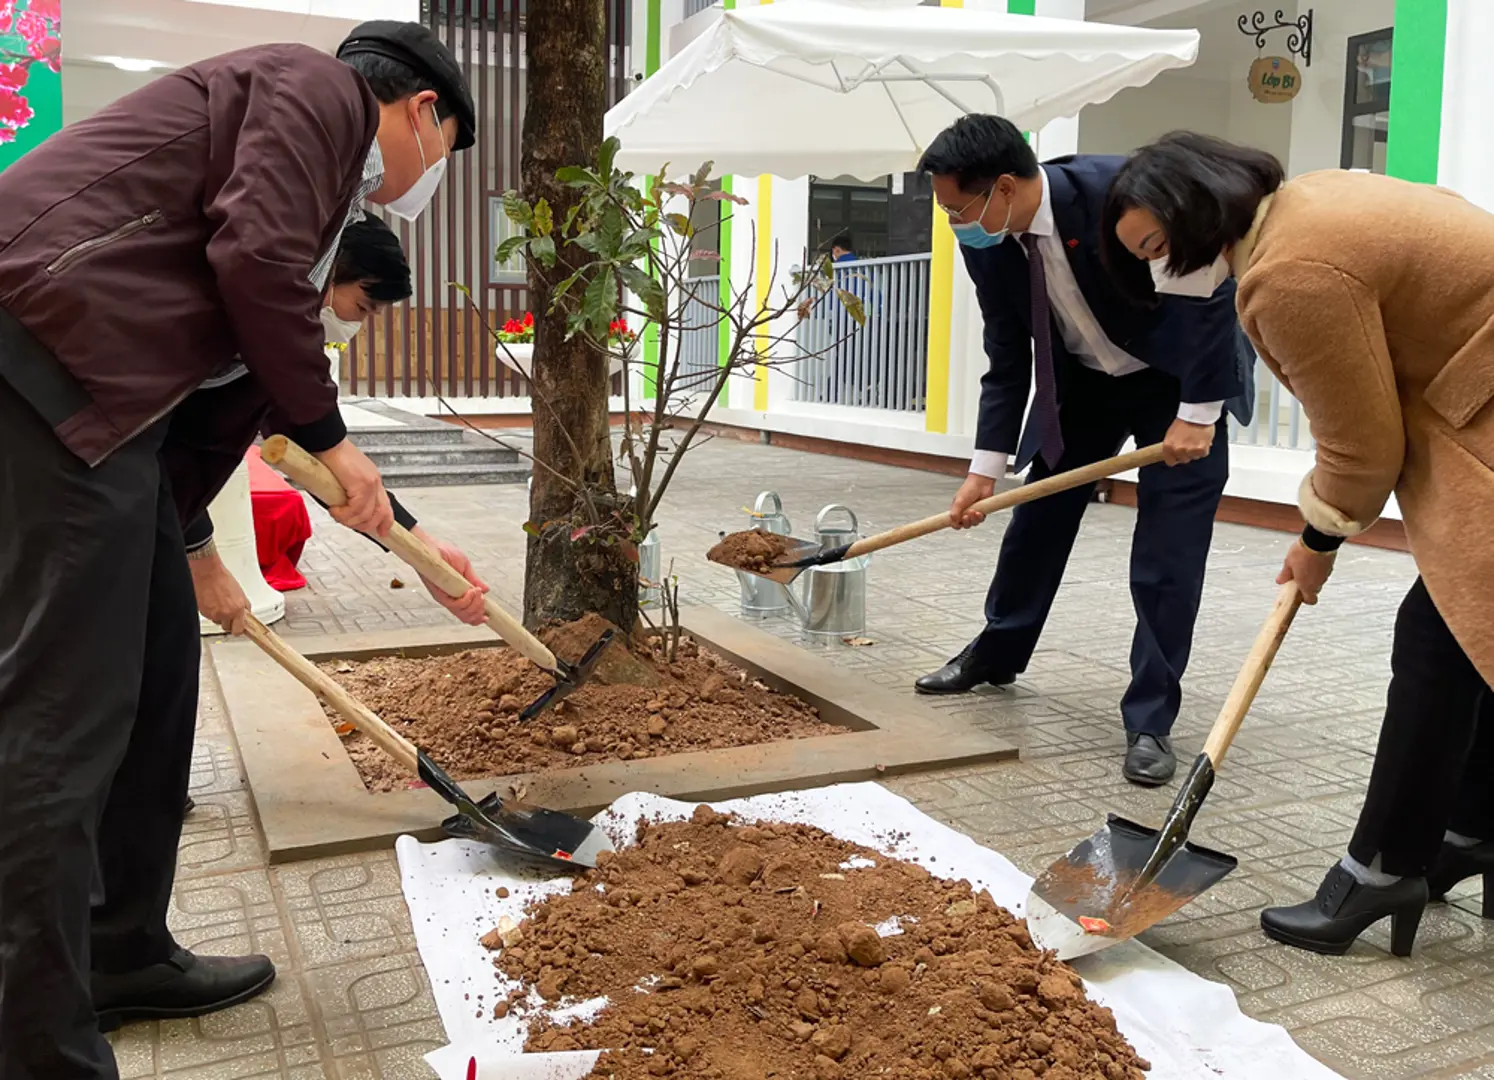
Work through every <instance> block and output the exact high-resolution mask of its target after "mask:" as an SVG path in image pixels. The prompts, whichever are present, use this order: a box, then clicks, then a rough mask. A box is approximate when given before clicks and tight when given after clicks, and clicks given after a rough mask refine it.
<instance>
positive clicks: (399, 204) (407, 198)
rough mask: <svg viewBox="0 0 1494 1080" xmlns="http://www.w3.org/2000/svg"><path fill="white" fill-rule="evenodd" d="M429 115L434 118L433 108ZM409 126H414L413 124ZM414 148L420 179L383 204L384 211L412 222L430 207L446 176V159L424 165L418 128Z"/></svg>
mask: <svg viewBox="0 0 1494 1080" xmlns="http://www.w3.org/2000/svg"><path fill="white" fill-rule="evenodd" d="M431 115H432V117H434V116H435V110H434V107H433V108H432V112H431ZM411 126H412V127H413V126H414V124H413V122H412V123H411ZM436 130H437V131H438V132H439V131H440V130H441V125H440V124H437V125H436ZM415 148H416V149H417V150H419V151H420V167H421V169H423V170H424V171H423V172H422V173H421V174H420V179H419V180H416V181H415V183H413V184H411V185H410V190H409V191H407V192H405V193H404V194H403V195H401V196H400V197H399V198H397V199H395V200H394V201H393V202H388V203H385V204H384V209H386V210H388V211H389V212H390V213H391V214H393V215H394V216H395V217H397V218H402V219H403V220H405V221H414V220H415V219H416V218H418V217H419V216H420V215H421V213H422V212H423V211H424V210H425V208H426V207H427V206H429V205H430V202H431V199H432V198H434V197H435V194H436V188H438V187H440V186H441V178H442V177H444V176H445V175H446V158H444V157H443V158H441V159H440V160H439V161H437V162H436V163H435V164H434V165H426V163H425V146H424V144H423V143H421V141H420V131H419V129H418V128H417V129H416V130H415Z"/></svg>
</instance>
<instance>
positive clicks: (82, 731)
mask: <svg viewBox="0 0 1494 1080" xmlns="http://www.w3.org/2000/svg"><path fill="white" fill-rule="evenodd" d="M474 126H475V116H474V112H473V105H472V99H471V96H470V94H469V92H468V90H467V87H466V85H465V84H464V82H463V79H462V76H461V74H460V72H459V70H458V68H457V66H456V63H455V61H454V60H453V58H452V56H451V54H450V53H449V52H448V51H447V50H446V49H445V47H444V46H442V45H441V43H440V42H439V41H438V40H436V38H435V37H434V35H432V34H431V33H430V32H429V31H427V30H425V29H424V28H423V27H420V26H417V25H415V24H406V23H388V22H380V23H369V24H366V25H364V26H362V27H359V28H358V30H357V31H355V32H354V34H353V35H352V36H350V37H349V39H348V40H347V41H346V42H345V43H344V45H343V46H342V48H341V49H340V50H339V55H338V57H337V58H333V57H330V56H327V55H326V54H324V53H320V52H317V51H316V50H314V49H310V48H307V47H305V46H300V45H268V46H262V47H258V48H252V49H245V50H242V51H239V52H235V53H230V54H228V55H225V56H221V57H217V58H215V59H211V60H206V61H203V62H202V63H199V64H195V65H192V66H191V67H187V68H184V69H182V70H180V71H177V72H174V73H172V74H169V75H166V76H163V77H162V78H160V79H157V80H155V81H154V82H152V83H151V84H149V85H148V86H146V87H144V88H142V89H141V90H139V91H136V92H135V93H134V94H131V95H130V96H128V97H126V98H123V99H121V100H120V101H119V102H117V103H115V104H114V105H112V106H110V107H109V108H107V109H105V110H103V111H102V112H100V113H98V114H96V115H95V116H93V117H91V118H89V119H87V120H84V121H81V122H79V123H76V124H72V125H70V126H68V127H67V128H65V129H63V130H62V131H61V132H59V133H58V134H57V135H54V136H53V137H52V138H51V139H49V140H47V142H45V143H44V144H42V145H41V146H40V147H38V148H36V149H35V150H32V151H31V152H30V153H29V154H27V155H26V156H25V157H24V158H22V159H21V160H20V161H18V162H17V163H16V164H14V165H12V166H10V168H9V169H7V170H6V171H5V172H4V173H3V174H0V203H3V205H4V206H5V208H6V212H5V214H4V215H3V217H0V1080H115V1078H117V1076H118V1072H117V1069H116V1067H115V1064H114V1059H113V1055H112V1053H111V1052H110V1049H109V1046H108V1044H107V1042H106V1041H105V1040H104V1038H103V1036H102V1035H101V1034H100V1029H101V1027H102V1028H110V1027H113V1026H117V1025H118V1024H119V1023H121V1022H123V1021H126V1020H129V1019H132V1018H137V1017H186V1016H195V1015H199V1014H201V1013H204V1012H209V1011H212V1010H214V1009H218V1008H223V1007H225V1006H227V1005H231V1004H234V1003H236V1002H240V1001H244V1000H247V999H248V998H250V997H253V996H254V995H256V994H258V993H260V992H262V991H263V990H264V989H265V988H266V987H268V986H269V984H270V982H271V981H272V980H273V978H274V968H273V966H272V965H271V964H270V961H269V960H268V959H266V958H264V957H247V958H211V957H198V956H194V955H193V954H192V953H190V952H187V951H186V950H184V949H181V948H179V947H178V946H177V944H176V942H175V940H174V939H173V938H172V936H171V934H170V932H169V931H168V929H167V926H166V911H167V907H168V904H169V902H170V896H171V886H172V878H173V873H174V863H175V856H176V847H177V842H178V839H179V836H180V829H181V820H182V805H183V800H184V798H185V795H186V790H187V782H188V773H189V769H190V765H191V747H192V733H193V727H194V721H195V711H196V700H197V669H198V662H199V642H198V623H197V612H196V606H195V603H194V599H193V589H192V577H191V574H190V573H189V570H188V563H187V555H186V552H185V548H184V544H183V538H182V525H183V523H184V522H190V521H192V520H194V519H195V518H196V517H197V516H198V514H199V513H200V512H201V511H202V509H203V508H204V507H205V506H206V505H207V503H208V502H209V500H210V499H211V498H212V497H213V495H215V494H216V493H217V491H218V489H219V488H220V487H222V485H223V483H224V482H225V480H226V479H227V477H228V476H229V474H230V473H231V472H232V471H233V468H234V467H235V466H236V465H237V464H238V462H239V461H240V460H241V459H242V458H243V455H244V452H245V450H246V449H247V448H248V446H249V444H250V443H251V442H252V441H253V439H254V437H255V435H256V434H257V433H258V432H260V431H261V430H275V431H282V432H285V433H287V434H289V435H291V436H292V437H293V438H295V439H296V440H297V441H298V442H299V443H301V445H303V446H304V447H305V448H306V449H307V450H309V451H311V452H312V453H314V454H316V455H317V456H318V457H319V458H320V459H321V460H322V462H323V463H324V464H326V465H327V467H328V468H330V469H331V470H332V472H333V473H334V474H335V475H336V476H337V477H338V479H339V480H340V481H341V482H342V485H343V487H344V488H345V489H346V490H347V492H348V496H349V501H348V504H347V505H346V506H345V507H341V508H338V509H337V510H336V511H335V515H336V517H337V518H338V520H339V521H341V522H342V523H343V524H345V525H348V526H351V527H352V528H355V529H359V530H362V531H364V532H366V533H369V534H371V535H374V536H379V535H383V534H385V533H387V532H388V530H389V528H390V526H391V524H392V522H393V521H394V520H395V519H396V517H399V518H401V519H402V520H404V521H405V522H406V523H407V524H409V523H412V521H413V519H411V518H409V515H408V514H404V513H403V512H402V511H400V510H398V509H397V507H393V506H391V503H390V499H389V496H388V495H387V493H386V492H385V491H384V485H383V482H382V480H381V478H380V476H379V472H378V469H377V468H375V467H374V465H373V464H372V463H371V462H370V461H369V460H368V458H367V457H365V456H364V455H363V454H362V453H361V452H359V451H358V450H357V448H355V447H354V446H353V445H352V444H351V443H350V442H348V440H347V431H346V428H345V427H344V425H343V423H342V419H341V417H340V415H339V413H338V408H337V388H336V386H334V385H333V383H332V380H331V378H330V372H329V369H328V365H327V362H326V358H325V355H324V354H323V351H322V344H323V336H324V331H323V328H322V323H321V321H320V318H319V312H320V309H321V306H322V296H323V293H324V291H325V288H326V285H327V280H328V276H329V274H330V273H331V270H332V266H333V263H334V261H335V258H336V253H337V248H338V243H339V239H340V237H341V235H342V232H343V229H344V228H345V227H346V225H347V224H348V222H349V221H350V220H355V219H356V218H357V217H358V215H359V214H360V213H361V211H360V210H359V206H360V204H361V203H362V202H363V201H364V200H365V199H366V200H368V201H369V202H373V203H378V204H381V205H383V206H384V207H386V208H387V209H388V210H389V211H391V212H393V213H395V214H398V215H401V216H403V217H405V218H413V217H415V216H416V215H418V214H419V213H420V212H421V210H422V209H423V208H424V207H425V206H426V204H427V203H428V202H429V201H430V198H431V195H432V194H433V193H434V191H435V189H436V187H437V186H438V185H439V183H440V180H441V176H442V172H443V170H444V168H445V163H446V159H447V157H448V156H449V155H450V154H451V153H452V152H454V151H457V150H461V149H464V148H466V147H469V146H471V145H472V142H473V137H474V136H473V133H474ZM443 554H445V555H446V556H447V558H448V561H451V562H452V563H453V565H456V566H458V568H459V569H461V570H463V572H464V573H467V574H468V576H469V578H470V577H471V575H470V572H469V568H468V567H467V566H466V565H465V563H466V560H465V558H463V557H462V556H461V555H460V553H459V552H456V551H455V549H452V548H449V547H447V548H444V549H443ZM473 580H474V582H475V579H473ZM480 591H481V586H480V584H476V583H475V584H474V585H473V587H472V589H470V590H468V592H467V593H466V594H465V595H464V596H461V597H450V596H446V595H444V594H439V593H438V594H437V599H439V600H440V601H441V602H442V603H443V604H445V605H446V606H447V607H449V608H450V609H452V610H453V611H454V612H456V613H457V614H458V615H459V616H460V617H464V618H470V617H471V616H472V613H473V612H474V611H475V610H476V608H477V607H478V606H479V605H480V596H479V595H478V594H479V593H480Z"/></svg>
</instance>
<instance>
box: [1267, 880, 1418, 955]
mask: <svg viewBox="0 0 1494 1080" xmlns="http://www.w3.org/2000/svg"><path fill="white" fill-rule="evenodd" d="M1426 906H1427V881H1426V878H1419V877H1408V878H1401V880H1399V881H1397V882H1395V883H1394V884H1393V885H1384V886H1375V885H1361V884H1359V882H1358V881H1357V880H1355V878H1354V875H1353V874H1351V873H1349V872H1348V871H1347V870H1345V869H1344V868H1343V867H1342V866H1341V865H1339V864H1338V863H1334V865H1333V869H1332V870H1329V871H1328V876H1327V877H1325V878H1324V879H1323V883H1322V884H1321V885H1319V886H1318V895H1317V896H1315V897H1313V899H1311V900H1309V901H1308V902H1307V903H1305V904H1295V905H1293V906H1292V907H1279V908H1267V909H1266V910H1265V911H1262V912H1261V929H1262V930H1263V931H1265V934H1266V936H1267V937H1268V938H1270V939H1271V940H1272V941H1279V942H1281V943H1282V944H1283V945H1293V946H1295V947H1296V948H1299V949H1306V950H1307V951H1308V952H1315V953H1323V954H1324V955H1326V956H1342V955H1343V954H1344V953H1346V952H1348V951H1349V946H1350V945H1353V944H1354V942H1355V940H1357V939H1358V937H1359V935H1360V934H1362V933H1364V932H1365V931H1366V930H1368V929H1369V928H1370V927H1371V926H1373V925H1374V924H1375V923H1377V922H1379V921H1380V920H1381V919H1383V918H1385V917H1386V916H1387V915H1388V916H1390V951H1391V952H1392V953H1393V954H1395V955H1396V956H1410V955H1411V943H1412V942H1414V941H1415V940H1416V928H1417V926H1419V925H1420V924H1421V913H1422V910H1423V909H1424V908H1425V907H1426Z"/></svg>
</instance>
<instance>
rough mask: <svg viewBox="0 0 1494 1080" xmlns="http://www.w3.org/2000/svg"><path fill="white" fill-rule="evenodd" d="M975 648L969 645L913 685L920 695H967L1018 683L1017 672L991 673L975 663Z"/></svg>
mask: <svg viewBox="0 0 1494 1080" xmlns="http://www.w3.org/2000/svg"><path fill="white" fill-rule="evenodd" d="M974 652H975V649H974V646H971V645H967V646H965V648H964V649H963V650H961V652H960V655H959V656H956V657H955V658H954V659H953V660H951V661H950V662H949V663H947V664H945V665H944V666H943V667H942V668H940V669H939V670H938V671H934V672H931V673H929V674H928V675H925V676H923V678H921V679H919V680H918V681H917V682H915V683H914V684H913V689H915V690H917V691H918V692H919V693H920V694H967V693H969V692H970V691H971V690H974V689H975V688H976V687H977V686H981V685H984V684H990V685H991V686H1010V685H1011V684H1012V683H1014V682H1016V681H1017V676H1016V673H1015V672H1011V671H991V670H989V669H987V668H983V667H980V666H979V665H977V664H976V663H975V659H974Z"/></svg>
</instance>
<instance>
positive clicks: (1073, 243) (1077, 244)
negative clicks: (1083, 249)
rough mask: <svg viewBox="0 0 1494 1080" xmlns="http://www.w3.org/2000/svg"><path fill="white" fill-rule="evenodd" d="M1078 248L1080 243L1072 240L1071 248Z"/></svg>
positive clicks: (1070, 242)
mask: <svg viewBox="0 0 1494 1080" xmlns="http://www.w3.org/2000/svg"><path fill="white" fill-rule="evenodd" d="M1078 246H1079V241H1078V240H1070V241H1069V247H1071V248H1076V247H1078Z"/></svg>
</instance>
